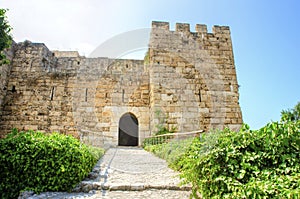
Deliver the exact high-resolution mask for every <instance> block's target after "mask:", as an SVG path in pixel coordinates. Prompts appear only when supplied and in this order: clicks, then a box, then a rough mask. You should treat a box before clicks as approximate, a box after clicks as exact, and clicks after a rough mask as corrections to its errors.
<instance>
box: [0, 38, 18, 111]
mask: <svg viewBox="0 0 300 199" xmlns="http://www.w3.org/2000/svg"><path fill="white" fill-rule="evenodd" d="M15 45H16V44H15V43H14V42H13V44H12V47H11V48H10V49H8V50H6V51H4V53H5V54H6V58H7V59H8V60H9V61H10V62H11V61H12V59H13V56H14V46H15ZM10 71H11V64H4V65H0V115H1V111H2V108H3V106H2V105H3V100H4V97H5V96H6V92H7V84H8V81H9V75H10Z"/></svg>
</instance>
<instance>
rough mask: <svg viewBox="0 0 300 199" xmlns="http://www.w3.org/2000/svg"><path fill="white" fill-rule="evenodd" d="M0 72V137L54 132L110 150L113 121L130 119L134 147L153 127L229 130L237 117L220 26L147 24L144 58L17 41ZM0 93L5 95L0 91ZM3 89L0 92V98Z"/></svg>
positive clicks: (226, 39) (226, 40)
mask: <svg viewBox="0 0 300 199" xmlns="http://www.w3.org/2000/svg"><path fill="white" fill-rule="evenodd" d="M12 52H14V54H12V53H11V56H10V57H11V58H12V62H11V64H10V65H8V66H5V67H6V68H5V69H7V71H10V72H8V73H7V75H5V76H4V75H3V76H1V78H0V80H1V82H4V83H3V85H4V84H6V87H4V86H2V87H1V89H2V90H0V91H1V92H0V100H1V99H3V100H2V107H3V109H2V112H1V114H0V136H1V137H4V136H5V135H6V134H7V133H8V132H9V131H10V130H11V129H12V128H18V129H20V130H29V129H32V130H39V131H44V132H52V131H58V132H61V133H65V134H71V135H74V136H75V137H77V138H79V139H81V140H82V141H84V142H87V143H90V144H92V145H95V146H104V147H109V146H112V145H113V146H115V145H117V144H118V139H119V138H118V131H119V121H120V118H121V117H122V115H124V114H126V113H131V114H132V115H134V116H135V117H136V118H137V120H138V125H139V126H138V127H139V128H138V129H139V135H138V136H139V144H141V143H142V141H143V139H144V137H146V136H149V135H152V134H153V133H154V132H155V131H157V125H158V124H162V123H163V124H165V125H166V126H167V127H169V128H172V127H174V128H176V129H177V131H178V132H186V131H193V130H199V129H203V130H208V129H210V128H223V127H225V126H229V127H230V128H232V129H238V128H239V127H240V126H241V124H242V115H241V111H240V107H239V103H238V99H239V94H238V84H237V79H236V72H235V66H234V59H233V52H232V44H231V37H230V31H229V28H228V27H223V26H222V27H220V26H214V27H213V33H208V32H207V28H206V26H205V25H197V26H196V32H190V28H189V25H188V24H177V25H176V30H175V31H170V30H169V24H168V23H166V22H153V23H152V31H151V35H150V42H149V52H148V53H149V56H148V58H149V60H148V59H147V60H146V61H145V62H144V60H122V59H110V58H86V57H82V56H80V55H79V54H78V53H77V52H74V51H71V52H68V51H53V52H51V51H50V50H48V48H47V47H46V46H45V45H44V44H40V43H31V42H28V41H26V42H22V43H19V44H16V45H15V47H14V48H13V51H12ZM4 88H5V89H4ZM3 90H5V92H3Z"/></svg>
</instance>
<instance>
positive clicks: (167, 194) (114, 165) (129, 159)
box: [27, 147, 190, 199]
mask: <svg viewBox="0 0 300 199" xmlns="http://www.w3.org/2000/svg"><path fill="white" fill-rule="evenodd" d="M179 183H180V179H179V177H178V173H177V172H175V171H173V170H171V169H170V168H168V166H167V163H166V162H165V161H164V160H162V159H159V158H157V157H155V156H154V155H152V154H151V153H148V152H146V151H145V150H143V149H140V148H132V147H122V148H121V147H118V148H111V149H109V150H108V151H107V152H106V153H105V155H104V156H103V157H102V159H101V160H100V161H99V162H98V164H97V165H96V166H95V168H94V170H93V172H92V173H91V174H90V176H89V179H86V180H85V181H83V182H81V183H80V184H79V185H78V186H77V187H76V188H75V189H74V190H73V192H72V193H63V192H46V193H41V194H40V195H33V196H31V197H27V198H30V199H42V198H53V199H54V198H55V199H56V198H58V199H60V198H61V199H71V198H73V199H79V198H89V199H96V198H105V199H112V198H114V199H123V198H124V199H130V198H135V199H140V198H167V199H176V198H178V199H179V198H180V199H184V198H189V195H190V191H189V190H190V187H188V186H185V187H182V186H179Z"/></svg>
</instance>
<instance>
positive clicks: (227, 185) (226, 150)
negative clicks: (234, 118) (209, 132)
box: [179, 121, 300, 198]
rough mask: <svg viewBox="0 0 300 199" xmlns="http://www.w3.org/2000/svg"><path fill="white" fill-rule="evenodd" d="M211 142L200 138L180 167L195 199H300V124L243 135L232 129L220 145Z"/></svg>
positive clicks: (223, 134)
mask: <svg viewBox="0 0 300 199" xmlns="http://www.w3.org/2000/svg"><path fill="white" fill-rule="evenodd" d="M210 140H211V139H209V138H208V137H202V139H200V138H196V139H195V140H194V141H193V143H192V144H191V146H190V148H189V150H188V151H187V153H186V154H185V155H184V156H182V158H181V160H180V162H179V165H180V166H181V167H182V168H181V171H182V174H181V177H182V178H183V179H184V180H185V183H192V185H193V195H194V197H196V198H197V197H198V195H199V193H201V195H202V197H203V198H298V197H299V196H300V122H299V121H298V122H286V123H278V122H273V123H270V124H268V125H266V126H265V127H264V128H261V129H260V130H257V131H251V130H249V127H248V126H244V128H243V129H241V131H240V132H239V133H235V132H231V131H230V130H228V129H226V130H224V131H223V132H221V133H220V134H219V136H218V137H217V139H215V141H216V142H214V143H213V144H207V143H208V142H209V141H210ZM212 140H214V139H212ZM208 146H209V147H208Z"/></svg>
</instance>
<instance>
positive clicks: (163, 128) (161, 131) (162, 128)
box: [143, 110, 177, 147]
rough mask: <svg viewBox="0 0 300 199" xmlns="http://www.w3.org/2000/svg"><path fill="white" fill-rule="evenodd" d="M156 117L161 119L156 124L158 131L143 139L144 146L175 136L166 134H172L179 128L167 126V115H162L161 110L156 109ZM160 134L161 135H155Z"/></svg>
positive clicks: (159, 142) (162, 141)
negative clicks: (152, 135)
mask: <svg viewBox="0 0 300 199" xmlns="http://www.w3.org/2000/svg"><path fill="white" fill-rule="evenodd" d="M155 114H156V117H157V118H158V119H159V123H158V124H157V125H156V128H157V131H156V132H155V133H154V137H150V138H146V139H144V141H143V146H144V147H145V146H148V145H157V144H162V143H165V142H167V141H168V140H170V139H171V138H172V137H173V136H170V135H166V134H172V133H175V132H176V130H177V128H176V127H174V126H173V127H170V128H168V127H166V117H165V116H163V115H162V112H161V110H156V111H155ZM160 135H166V136H160ZM155 136H159V137H155Z"/></svg>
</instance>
